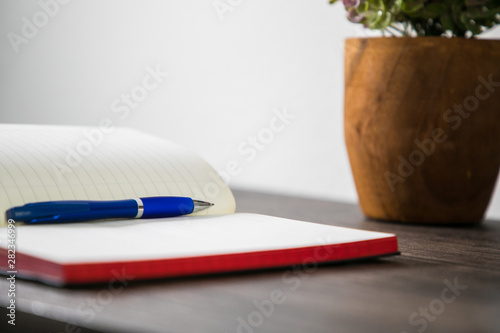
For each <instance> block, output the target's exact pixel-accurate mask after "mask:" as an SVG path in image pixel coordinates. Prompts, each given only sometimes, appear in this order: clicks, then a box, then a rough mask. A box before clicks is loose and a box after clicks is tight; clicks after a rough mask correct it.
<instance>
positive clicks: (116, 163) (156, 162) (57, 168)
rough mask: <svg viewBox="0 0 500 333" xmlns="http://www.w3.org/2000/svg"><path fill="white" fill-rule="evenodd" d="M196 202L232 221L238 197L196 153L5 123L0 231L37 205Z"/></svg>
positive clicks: (134, 139) (133, 135) (130, 134)
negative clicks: (15, 212) (12, 211)
mask: <svg viewBox="0 0 500 333" xmlns="http://www.w3.org/2000/svg"><path fill="white" fill-rule="evenodd" d="M157 195H164V196H189V197H192V198H194V199H198V200H206V201H210V202H212V203H214V204H215V205H214V206H213V207H211V208H209V209H206V210H203V211H201V212H199V213H198V214H200V215H207V214H229V213H233V212H234V210H235V203H234V198H233V196H232V193H231V191H230V190H229V188H228V187H227V185H226V184H225V183H224V182H223V180H222V179H221V178H220V177H219V176H218V174H217V173H216V171H215V170H214V169H213V168H212V167H211V166H210V165H209V164H208V163H207V162H205V161H204V160H203V159H201V158H200V157H198V156H197V155H195V154H194V153H192V152H190V151H188V150H186V149H184V148H182V147H180V146H178V145H176V144H174V143H171V142H169V141H166V140H164V139H161V138H157V137H153V136H150V135H147V134H144V133H141V132H137V131H134V130H130V129H114V130H113V131H112V132H110V133H103V132H102V131H100V130H97V129H95V128H84V127H71V126H45V125H11V124H0V212H1V214H0V215H1V217H0V225H5V223H6V221H5V211H6V210H7V209H9V208H10V207H14V206H20V205H23V204H26V203H30V202H39V201H51V200H113V199H131V198H135V197H147V196H157Z"/></svg>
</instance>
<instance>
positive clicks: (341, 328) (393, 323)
mask: <svg viewBox="0 0 500 333" xmlns="http://www.w3.org/2000/svg"><path fill="white" fill-rule="evenodd" d="M234 194H235V197H236V202H237V204H238V208H237V210H238V211H239V212H254V213H263V214H269V215H275V216H282V217H287V218H293V219H298V220H306V221H311V222H318V223H324V224H331V225H338V226H346V227H352V228H358V229H365V230H374V231H383V232H392V233H395V234H397V236H398V239H399V246H400V251H401V255H399V256H391V257H385V258H380V259H376V260H369V261H361V262H353V263H346V264H336V265H327V266H321V267H315V266H308V267H301V266H297V267H294V268H288V269H277V270H268V271H257V272H244V273H235V274H224V275H212V276H201V277H191V278H179V279H168V280H156V281H146V282H134V281H127V282H124V286H123V288H119V287H121V286H118V285H115V286H114V287H115V288H114V289H110V288H109V287H108V286H106V285H101V286H94V287H87V288H73V289H63V288H55V287H49V286H45V285H42V284H38V283H35V282H28V281H21V280H19V279H18V280H17V290H18V294H17V305H18V316H17V318H16V319H17V320H16V322H17V325H16V327H11V326H10V325H9V326H8V325H7V320H6V316H5V313H6V312H5V306H4V305H5V302H6V300H7V291H6V290H7V289H8V288H7V286H8V284H7V281H6V279H5V278H2V279H1V280H0V293H1V294H0V300H1V303H2V311H3V312H2V313H1V314H2V318H1V319H0V331H2V332H10V331H12V332H75V333H76V332H80V333H84V332H95V331H104V332H221V333H226V332H227V333H229V332H242V333H250V332H252V333H253V332H287V333H288V332H310V333H314V332H318V333H319V332H397V333H401V332H408V333H410V332H419V333H422V332H474V333H477V332H500V310H499V309H500V265H499V263H500V222H499V221H485V222H483V223H482V224H481V225H478V226H472V227H450V226H419V225H403V224H397V223H386V222H379V221H369V220H366V219H365V218H364V217H363V216H362V214H361V213H360V211H359V209H358V207H357V206H356V205H352V204H343V203H336V202H329V201H320V200H311V199H301V198H293V197H285V196H277V195H270V194H262V193H251V192H243V191H234ZM277 295H279V297H277ZM272 300H274V302H272Z"/></svg>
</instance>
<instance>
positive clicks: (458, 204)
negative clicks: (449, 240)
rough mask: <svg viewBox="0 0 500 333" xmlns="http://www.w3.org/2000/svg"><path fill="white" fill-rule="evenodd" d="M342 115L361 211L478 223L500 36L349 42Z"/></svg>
mask: <svg viewBox="0 0 500 333" xmlns="http://www.w3.org/2000/svg"><path fill="white" fill-rule="evenodd" d="M344 121H345V123H344V126H345V139H346V144H347V151H348V154H349V160H350V163H351V167H352V172H353V175H354V181H355V183H356V189H357V192H358V196H359V202H360V205H361V208H362V210H363V212H364V214H365V215H366V216H367V217H370V218H374V219H383V220H395V221H405V222H421V223H477V222H480V221H481V220H482V219H483V216H484V212H485V210H486V208H487V206H488V203H489V200H490V197H491V194H492V191H493V188H494V185H495V181H496V178H497V175H498V171H499V165H500V41H493V40H475V39H468V40H467V39H463V38H451V39H447V38H442V37H419V38H366V39H349V40H347V41H346V45H345V120H344Z"/></svg>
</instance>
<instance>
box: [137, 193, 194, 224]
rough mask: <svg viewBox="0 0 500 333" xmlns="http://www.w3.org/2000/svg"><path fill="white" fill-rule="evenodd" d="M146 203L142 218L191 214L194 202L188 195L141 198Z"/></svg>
mask: <svg viewBox="0 0 500 333" xmlns="http://www.w3.org/2000/svg"><path fill="white" fill-rule="evenodd" d="M141 200H142V203H143V204H144V213H143V214H142V218H145V219H148V218H156V217H173V216H181V215H186V214H191V213H192V212H193V210H194V202H193V200H192V199H191V198H187V197H148V198H141Z"/></svg>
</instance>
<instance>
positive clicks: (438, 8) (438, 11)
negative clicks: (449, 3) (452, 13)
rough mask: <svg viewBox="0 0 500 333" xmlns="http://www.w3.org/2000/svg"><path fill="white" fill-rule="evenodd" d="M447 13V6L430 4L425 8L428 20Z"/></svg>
mask: <svg viewBox="0 0 500 333" xmlns="http://www.w3.org/2000/svg"><path fill="white" fill-rule="evenodd" d="M445 12H446V6H445V5H443V4H442V3H430V4H428V5H427V6H425V14H426V16H427V18H436V17H439V16H441V15H442V14H443V13H445Z"/></svg>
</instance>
